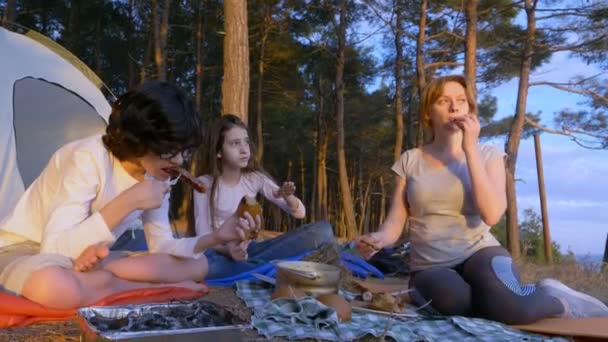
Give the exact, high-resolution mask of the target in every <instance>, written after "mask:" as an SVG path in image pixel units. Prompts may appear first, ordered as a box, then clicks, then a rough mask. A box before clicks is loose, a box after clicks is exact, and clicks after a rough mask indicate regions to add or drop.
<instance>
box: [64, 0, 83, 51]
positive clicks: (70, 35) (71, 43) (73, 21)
mask: <svg viewBox="0 0 608 342" xmlns="http://www.w3.org/2000/svg"><path fill="white" fill-rule="evenodd" d="M70 4H71V6H70V14H69V15H70V17H69V19H68V32H67V39H66V48H67V49H68V50H69V51H70V52H71V53H73V54H76V55H77V54H78V51H77V46H78V36H79V33H80V20H79V18H80V0H72V1H71V2H70Z"/></svg>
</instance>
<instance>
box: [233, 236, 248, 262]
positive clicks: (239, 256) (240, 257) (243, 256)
mask: <svg viewBox="0 0 608 342" xmlns="http://www.w3.org/2000/svg"><path fill="white" fill-rule="evenodd" d="M249 241H250V240H245V241H241V242H240V243H230V244H229V246H228V251H229V252H230V257H231V258H232V260H234V261H246V260H247V258H248V257H249V255H248V254H247V247H249Z"/></svg>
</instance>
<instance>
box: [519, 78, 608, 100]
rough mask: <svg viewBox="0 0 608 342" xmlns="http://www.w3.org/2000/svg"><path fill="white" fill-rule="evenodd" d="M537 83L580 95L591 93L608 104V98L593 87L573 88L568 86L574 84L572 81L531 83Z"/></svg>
mask: <svg viewBox="0 0 608 342" xmlns="http://www.w3.org/2000/svg"><path fill="white" fill-rule="evenodd" d="M580 83H582V82H579V83H578V84H580ZM536 85H546V86H549V87H553V88H555V89H559V90H563V91H567V92H569V93H574V94H580V95H589V96H591V97H592V98H593V99H594V100H597V101H601V102H604V103H606V104H608V98H607V97H605V96H603V95H601V94H599V93H598V92H596V91H595V90H591V89H587V90H578V89H573V88H570V87H567V86H566V85H568V86H569V85H574V84H572V83H553V82H533V83H530V86H536Z"/></svg>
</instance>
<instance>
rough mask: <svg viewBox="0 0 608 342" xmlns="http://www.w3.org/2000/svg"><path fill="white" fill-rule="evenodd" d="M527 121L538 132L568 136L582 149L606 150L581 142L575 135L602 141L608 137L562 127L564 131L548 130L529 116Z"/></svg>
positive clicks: (526, 118) (526, 117)
mask: <svg viewBox="0 0 608 342" xmlns="http://www.w3.org/2000/svg"><path fill="white" fill-rule="evenodd" d="M525 120H526V123H527V124H528V125H530V126H532V127H534V128H536V129H538V130H541V131H543V132H547V133H550V134H558V135H563V136H567V137H570V139H571V140H572V141H573V142H574V143H575V144H577V145H579V146H580V147H583V148H586V149H589V150H604V148H602V147H597V146H590V145H586V144H585V143H584V142H581V140H580V139H579V138H578V137H576V136H575V135H574V133H575V134H582V135H588V136H590V137H594V138H600V139H608V136H604V135H599V134H593V133H589V132H585V131H579V130H575V129H571V128H569V127H566V126H564V127H562V129H563V131H558V130H555V129H551V128H547V127H545V126H542V125H540V124H539V123H538V122H535V121H534V120H532V119H530V118H529V117H528V116H525Z"/></svg>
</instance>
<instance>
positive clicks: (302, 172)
mask: <svg viewBox="0 0 608 342" xmlns="http://www.w3.org/2000/svg"><path fill="white" fill-rule="evenodd" d="M298 152H300V194H301V195H300V199H301V200H302V203H306V163H305V162H304V151H302V148H301V147H299V146H298Z"/></svg>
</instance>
